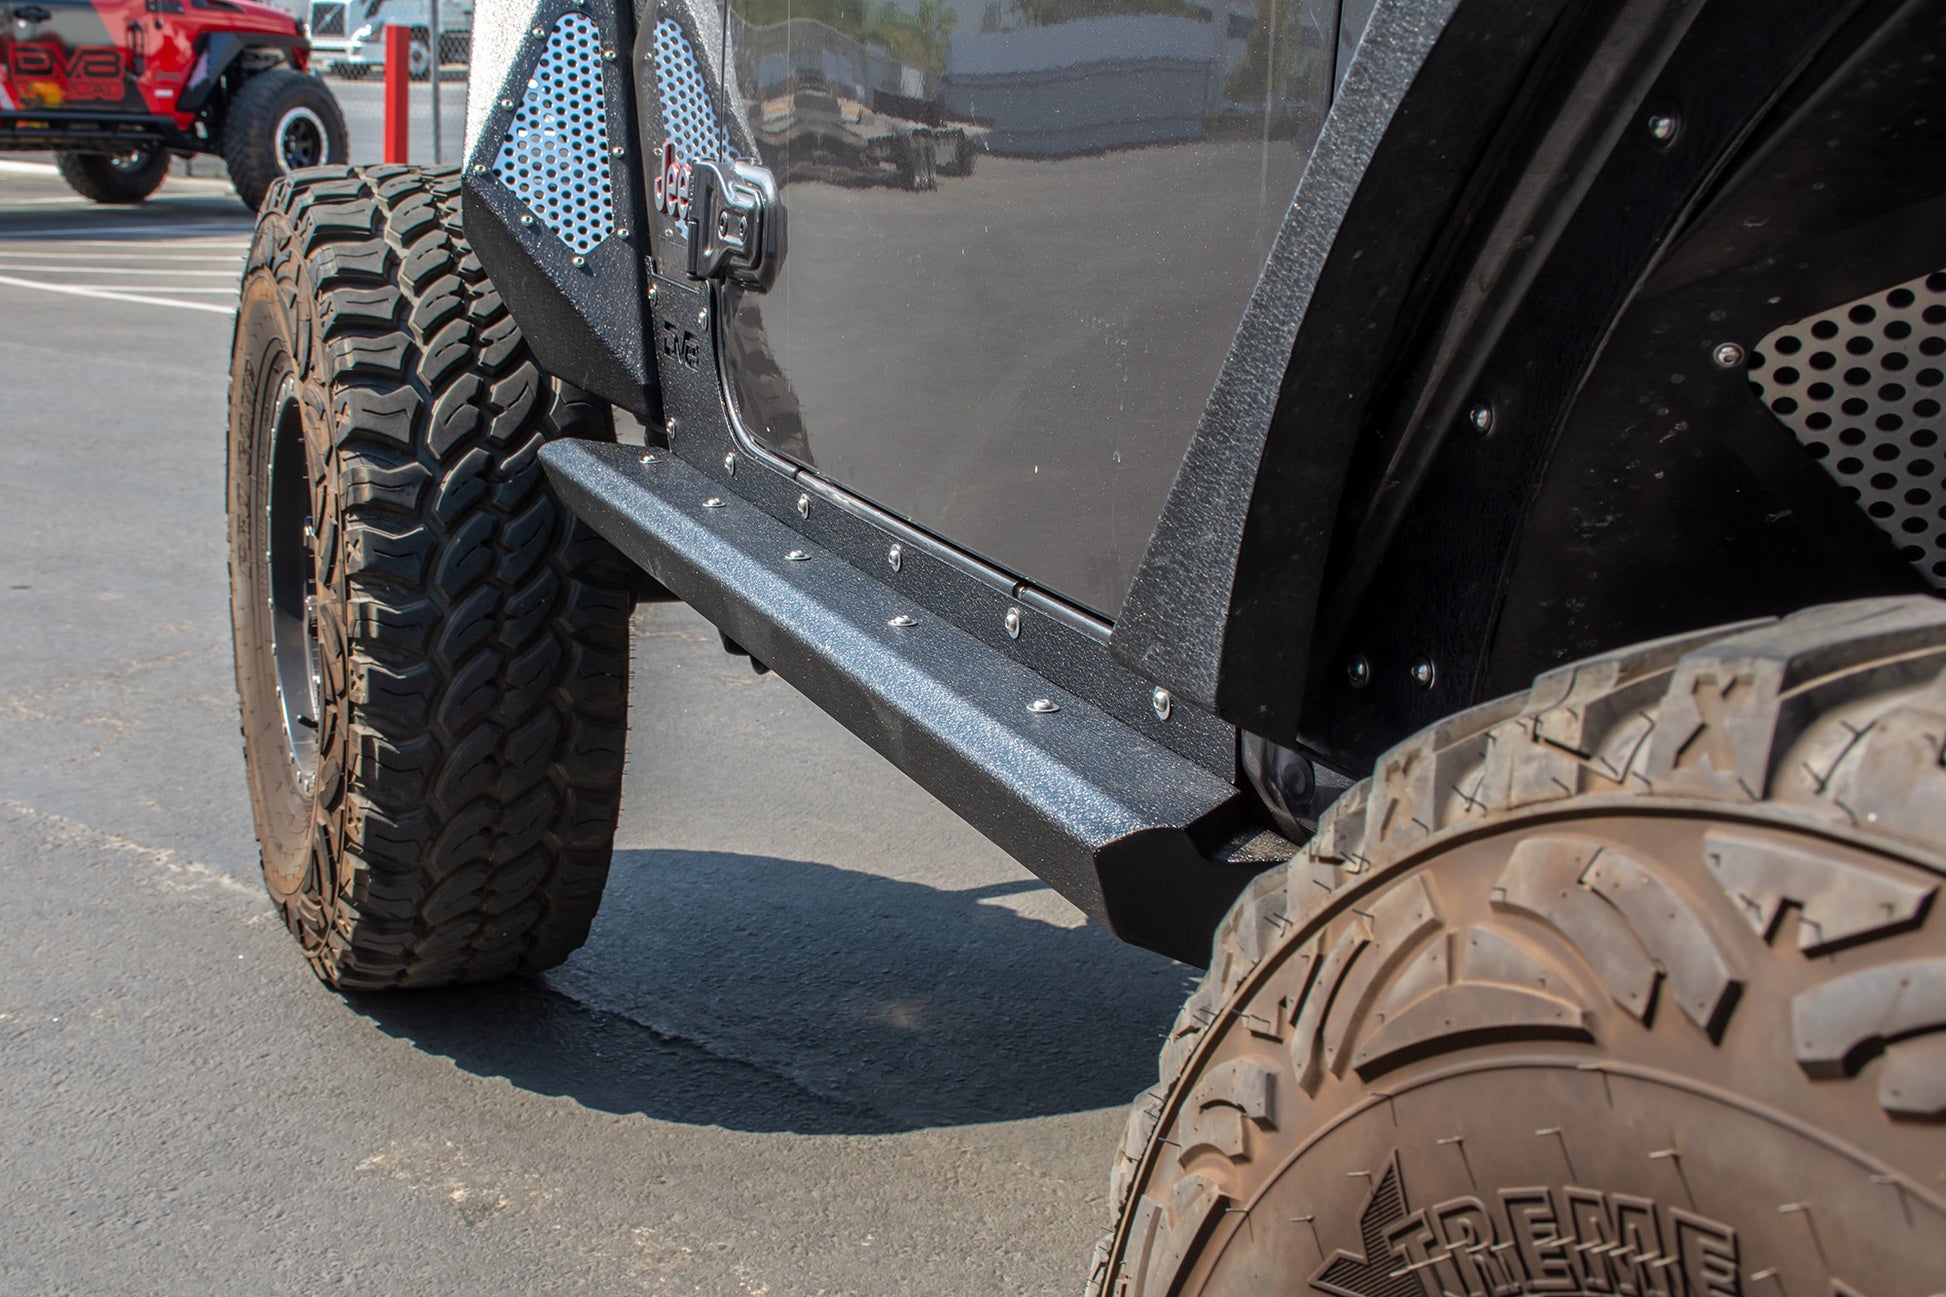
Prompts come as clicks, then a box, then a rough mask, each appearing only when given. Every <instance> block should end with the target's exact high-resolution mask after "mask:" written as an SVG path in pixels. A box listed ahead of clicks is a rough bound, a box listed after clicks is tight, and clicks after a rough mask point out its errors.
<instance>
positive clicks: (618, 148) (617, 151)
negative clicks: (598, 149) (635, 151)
mask: <svg viewBox="0 0 1946 1297" xmlns="http://www.w3.org/2000/svg"><path fill="white" fill-rule="evenodd" d="M608 152H609V153H610V154H612V155H613V156H615V157H618V158H619V157H621V156H622V155H623V154H624V153H627V152H628V149H627V148H626V147H624V146H623V145H620V144H616V145H613V146H612V147H610V148H609V150H608Z"/></svg>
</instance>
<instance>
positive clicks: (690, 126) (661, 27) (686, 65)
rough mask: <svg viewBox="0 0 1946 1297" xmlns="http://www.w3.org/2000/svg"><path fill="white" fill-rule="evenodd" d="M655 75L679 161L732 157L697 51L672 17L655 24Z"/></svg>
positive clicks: (667, 129) (665, 128)
mask: <svg viewBox="0 0 1946 1297" xmlns="http://www.w3.org/2000/svg"><path fill="white" fill-rule="evenodd" d="M655 77H656V84H657V85H658V86H659V87H661V90H662V129H663V131H664V133H665V134H666V135H667V136H668V139H669V143H671V144H673V145H675V146H676V160H677V161H678V162H693V161H695V160H696V159H698V158H705V159H711V160H714V159H716V158H727V157H733V156H734V154H733V152H732V151H731V149H730V140H729V136H728V135H727V134H726V133H725V132H724V130H723V123H722V120H721V119H720V118H718V117H717V115H716V105H715V104H713V103H711V102H710V97H709V83H708V82H706V81H704V80H703V69H702V65H701V64H699V63H698V62H697V61H696V51H695V49H694V48H693V47H692V46H691V45H690V43H689V37H688V36H686V35H684V34H683V30H682V25H681V24H680V23H678V22H677V21H676V20H675V19H673V18H664V19H661V20H660V21H659V22H657V23H656V25H655Z"/></svg>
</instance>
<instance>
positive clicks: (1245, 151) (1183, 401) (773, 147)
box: [710, 0, 1365, 620]
mask: <svg viewBox="0 0 1946 1297" xmlns="http://www.w3.org/2000/svg"><path fill="white" fill-rule="evenodd" d="M727 5H728V8H727V11H726V27H727V39H726V41H725V42H724V51H723V53H722V54H721V55H717V54H716V52H715V51H711V52H710V53H711V56H713V57H718V58H720V60H721V65H722V67H723V71H724V84H725V85H727V86H729V87H730V88H731V92H732V93H733V94H734V95H735V96H736V98H737V100H738V103H737V104H736V110H738V111H741V112H743V113H744V114H746V120H747V121H748V123H749V125H750V128H751V133H752V137H753V138H754V139H755V141H756V142H757V145H758V147H759V150H760V152H761V153H762V158H761V161H762V162H763V163H764V164H765V165H766V166H768V167H769V168H770V169H771V171H772V172H773V173H774V174H775V176H776V179H777V180H778V182H779V184H780V186H781V190H780V194H781V201H782V204H783V206H784V209H785V211H786V213H787V215H788V221H789V226H788V229H789V253H788V255H787V257H786V258H785V260H784V263H783V268H782V273H781V277H780V278H779V280H778V282H777V283H776V285H775V286H774V287H773V288H772V289H771V290H770V291H769V292H768V293H765V294H757V293H754V292H741V291H733V292H732V295H731V297H730V300H729V303H728V306H727V309H726V312H725V314H726V317H727V318H726V320H725V330H724V332H725V339H724V344H725V345H724V355H725V362H724V363H725V370H726V375H725V376H726V384H727V387H728V390H729V396H730V400H731V404H732V406H733V409H734V412H735V415H736V417H737V419H738V422H739V424H740V427H741V431H742V433H743V435H746V436H747V437H749V438H750V439H752V440H754V441H755V442H757V443H758V444H759V445H761V446H762V447H764V448H767V449H769V450H771V451H773V452H775V453H778V454H781V455H784V456H786V457H789V458H791V459H793V460H795V461H797V462H798V463H800V464H802V465H805V466H808V467H811V468H814V469H815V470H817V471H818V472H819V473H820V474H822V475H824V476H826V477H828V478H830V479H831V480H833V481H835V482H836V483H838V484H839V485H841V486H844V487H846V488H848V489H850V490H852V491H853V492H855V493H857V494H859V495H861V496H863V497H865V498H866V499H868V500H870V501H872V502H873V503H875V504H877V505H879V506H880V507H882V508H885V509H887V510H890V511H891V512H893V513H895V514H898V515H900V516H901V517H903V518H905V519H906V520H907V521H909V522H911V523H914V524H916V525H918V526H920V527H922V528H925V529H927V530H929V531H931V532H933V533H934V534H936V535H938V536H940V537H943V538H946V539H948V540H949V541H950V542H951V543H953V544H954V545H957V546H959V547H962V548H964V549H966V550H968V551H970V552H972V553H974V554H976V555H978V556H979V557H981V558H983V559H985V560H986V561H987V562H989V563H991V564H994V565H996V566H998V567H1000V568H1002V569H1004V570H1006V571H1008V572H1010V573H1012V574H1014V575H1015V576H1018V577H1021V578H1024V579H1028V580H1031V581H1033V582H1034V583H1035V584H1037V585H1039V586H1041V587H1043V588H1045V589H1049V590H1052V591H1054V592H1056V593H1058V594H1059V595H1061V596H1064V597H1065V598H1066V599H1068V600H1070V601H1072V602H1073V603H1076V604H1078V605H1080V606H1082V607H1084V608H1086V609H1088V610H1091V611H1093V612H1094V613H1096V614H1099V615H1100V616H1102V617H1105V618H1108V619H1111V620H1112V618H1113V617H1114V616H1115V614H1116V612H1117V610H1118V609H1119V607H1120V606H1121V602H1122V599H1123V595H1124V593H1125V590H1126V587H1127V585H1128V583H1129V580H1130V578H1131V576H1132V574H1133V571H1134V567H1135V564H1136V561H1137V559H1138V558H1139V557H1140V555H1141V552H1142V549H1143V546H1144V544H1145V543H1146V542H1147V540H1148V537H1149V532H1150V530H1151V528H1152V526H1153V525H1154V522H1155V519H1156V516H1157V514H1158V512H1159V511H1160V508H1161V502H1162V499H1163V496H1164V494H1165V493H1166V492H1167V490H1168V487H1169V484H1170V482H1171V480H1172V479H1173V477H1174V474H1175V471H1176V467H1177V463H1178V461H1179V460H1180V458H1181V455H1182V452H1183V450H1184V448H1185V446H1186V445H1187V443H1188V440H1189V437H1190V434H1191V433H1192V432H1193V430H1194V428H1195V425H1196V420H1197V415H1198V413H1199V412H1200V410H1201V408H1202V405H1203V401H1204V398H1205V397H1206V396H1207V395H1208V393H1209V390H1210V388H1211V386H1212V384H1213V383H1214V381H1215V379H1216V376H1217V372H1218V369H1219V367H1220V366H1221V364H1222V360H1223V357H1224V354H1225V351H1226V349H1227V347H1228V344H1229V341H1230V338H1231V336H1232V333H1233V331H1234V329H1235V326H1236V323H1237V321H1238V319H1239V317H1240V316H1241V315H1242V312H1243V310H1244V307H1245V305H1246V303H1247V301H1248V298H1249V296H1250V292H1251V289H1252V287H1253V286H1254V284H1255V282H1256V278H1257V275H1258V273H1259V271H1260V270H1261V268H1262V265H1263V262H1264V258H1265V255H1266V253H1267V252H1268V250H1269V248H1270V244H1271V240H1272V238H1273V236H1274V234H1275V232H1276V230H1277V228H1278V224H1279V221H1280V220H1281V218H1282V217H1283V215H1284V212H1285V210H1286V208H1287V207H1288V205H1289V203H1290V200H1291V195H1292V192H1293V191H1294V190H1295V188H1296V186H1297V181H1298V176H1299V173H1300V171H1301V170H1302V168H1303V166H1304V164H1305V161H1306V159H1307V158H1308V156H1309V153H1310V149H1311V146H1312V144H1313V142H1314V140H1315V139H1316V137H1317V134H1318V130H1319V128H1320V125H1321V123H1322V121H1323V117H1324V113H1325V110H1326V108H1327V107H1328V105H1329V102H1330V97H1331V91H1332V87H1333V85H1334V74H1335V71H1336V69H1337V66H1338V63H1339V59H1340V56H1339V50H1338V46H1339V30H1338V29H1339V8H1340V6H1339V3H1338V0H1213V3H1209V4H1205V3H1201V0H889V2H888V3H872V2H870V0H813V2H812V3H808V4H807V3H805V0H788V2H787V0H727ZM1348 7H1357V8H1361V9H1362V8H1364V7H1365V6H1362V5H1353V6H1348Z"/></svg>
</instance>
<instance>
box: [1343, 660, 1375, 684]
mask: <svg viewBox="0 0 1946 1297" xmlns="http://www.w3.org/2000/svg"><path fill="white" fill-rule="evenodd" d="M1345 679H1346V680H1348V681H1350V682H1351V687H1352V688H1353V689H1363V688H1364V687H1365V686H1366V685H1368V684H1370V683H1371V682H1372V664H1371V663H1370V662H1369V661H1367V660H1366V658H1365V655H1364V654H1363V653H1360V654H1358V655H1357V656H1355V657H1353V658H1352V660H1351V661H1349V662H1347V663H1345Z"/></svg>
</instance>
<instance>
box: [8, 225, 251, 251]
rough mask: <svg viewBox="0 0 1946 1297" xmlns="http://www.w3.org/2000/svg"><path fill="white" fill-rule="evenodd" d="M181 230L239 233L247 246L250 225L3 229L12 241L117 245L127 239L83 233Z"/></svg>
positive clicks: (165, 234)
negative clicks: (37, 240) (92, 235)
mask: <svg viewBox="0 0 1946 1297" xmlns="http://www.w3.org/2000/svg"><path fill="white" fill-rule="evenodd" d="M182 230H214V231H218V232H220V233H223V234H228V235H233V236H234V235H242V236H245V237H243V238H241V239H238V240H237V246H238V247H241V248H247V247H249V246H250V240H249V238H248V235H249V233H250V227H249V226H248V225H234V224H231V223H230V222H228V221H222V222H217V221H203V222H199V223H197V224H194V225H174V224H170V225H164V224H162V223H160V222H158V223H156V224H154V225H91V226H85V227H83V228H81V229H79V230H77V229H74V228H73V227H72V226H69V227H64V228H50V229H39V230H8V231H7V232H6V240H7V241H8V242H11V241H12V240H14V239H47V240H49V241H51V242H55V243H79V244H89V243H104V242H105V243H112V244H115V245H117V246H119V247H127V246H128V240H126V239H91V238H87V237H85V236H87V235H91V234H155V235H161V236H163V237H164V238H165V239H166V238H169V236H171V235H174V234H176V233H178V232H180V231H182ZM203 237H204V238H208V237H211V236H208V235H205V236H203ZM170 241H171V242H174V241H175V240H173V239H172V240H170ZM195 241H196V240H194V239H185V240H182V242H185V243H193V242H195Z"/></svg>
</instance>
